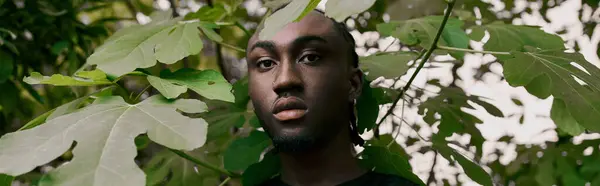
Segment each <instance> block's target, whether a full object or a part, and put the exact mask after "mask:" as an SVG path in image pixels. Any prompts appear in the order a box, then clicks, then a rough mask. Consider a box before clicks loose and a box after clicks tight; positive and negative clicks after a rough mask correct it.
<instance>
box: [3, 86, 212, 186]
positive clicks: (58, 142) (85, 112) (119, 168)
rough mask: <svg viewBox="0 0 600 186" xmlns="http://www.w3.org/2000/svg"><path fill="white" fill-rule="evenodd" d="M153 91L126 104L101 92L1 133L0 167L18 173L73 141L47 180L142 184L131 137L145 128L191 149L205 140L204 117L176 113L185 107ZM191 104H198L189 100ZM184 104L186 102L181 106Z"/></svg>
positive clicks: (158, 138)
mask: <svg viewBox="0 0 600 186" xmlns="http://www.w3.org/2000/svg"><path fill="white" fill-rule="evenodd" d="M162 100H163V99H162V98H161V97H160V96H153V97H150V98H148V99H146V100H144V101H143V102H141V103H138V104H135V105H130V104H127V103H125V102H124V101H123V99H122V98H121V97H101V98H99V99H97V100H96V102H95V103H94V104H92V105H90V106H87V107H85V108H83V109H81V110H80V111H78V112H75V113H71V114H67V115H64V116H61V117H57V118H55V119H53V120H49V121H46V123H45V124H43V125H40V126H38V127H35V128H32V129H29V130H24V131H19V132H14V133H9V134H7V135H4V136H2V138H0V148H1V149H3V150H2V151H0V162H3V163H2V164H1V165H0V172H2V173H6V174H9V175H15V176H16V175H20V174H23V173H26V172H28V171H31V170H32V169H33V168H35V167H36V166H39V165H43V164H45V163H47V162H49V161H51V160H53V159H54V158H56V157H58V156H60V155H61V154H62V153H63V152H65V151H66V150H67V149H69V148H70V147H71V145H72V143H73V141H77V146H75V148H74V150H73V154H74V158H73V160H72V161H71V162H69V163H68V164H65V165H62V166H60V167H58V168H57V169H55V170H53V171H51V172H50V173H49V174H48V177H47V180H48V182H47V183H48V184H50V185H64V184H72V185H144V183H145V178H144V173H143V172H142V171H141V170H140V169H139V168H138V167H137V165H136V164H135V162H134V161H133V158H134V157H135V155H136V147H135V145H134V142H133V139H134V137H136V136H137V135H139V134H142V133H147V134H148V137H150V139H152V140H153V141H155V142H157V143H159V144H162V145H164V146H167V147H169V148H173V149H185V150H191V149H195V148H198V147H200V146H202V145H203V144H204V142H205V140H206V125H207V124H206V122H205V121H204V120H203V119H191V118H188V117H185V116H183V115H181V114H180V113H178V112H176V111H175V109H176V108H181V107H184V106H183V105H180V104H178V103H177V102H172V103H165V102H163V101H162ZM193 102H195V103H198V104H199V103H201V102H200V101H197V100H194V101H193ZM185 107H188V106H185Z"/></svg>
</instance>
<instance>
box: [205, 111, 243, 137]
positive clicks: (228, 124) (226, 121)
mask: <svg viewBox="0 0 600 186" xmlns="http://www.w3.org/2000/svg"><path fill="white" fill-rule="evenodd" d="M246 113H247V112H246V109H245V108H243V109H242V108H239V107H237V106H235V105H234V104H232V103H223V104H222V105H221V106H220V107H218V108H215V109H211V110H210V111H208V112H207V113H205V114H203V115H202V116H201V117H202V118H204V119H206V121H207V122H208V123H209V125H208V139H209V140H210V139H213V138H216V137H219V136H221V135H223V134H226V133H228V132H229V131H230V130H231V128H232V127H234V126H238V127H241V126H243V125H244V123H245V122H246V119H245V115H246Z"/></svg>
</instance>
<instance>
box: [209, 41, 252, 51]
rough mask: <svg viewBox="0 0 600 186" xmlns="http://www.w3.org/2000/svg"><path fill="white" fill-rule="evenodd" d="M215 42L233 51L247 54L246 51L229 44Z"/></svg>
mask: <svg viewBox="0 0 600 186" xmlns="http://www.w3.org/2000/svg"><path fill="white" fill-rule="evenodd" d="M215 42H217V43H219V44H220V45H221V46H224V47H227V48H230V49H233V50H235V51H238V52H244V53H246V50H244V49H243V48H240V47H236V46H233V45H230V44H227V43H223V42H218V41H215Z"/></svg>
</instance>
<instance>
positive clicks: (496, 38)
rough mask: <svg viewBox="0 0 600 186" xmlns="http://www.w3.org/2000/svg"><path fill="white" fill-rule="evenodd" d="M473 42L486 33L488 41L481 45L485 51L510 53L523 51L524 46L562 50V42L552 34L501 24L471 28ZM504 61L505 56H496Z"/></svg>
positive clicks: (535, 28)
mask: <svg viewBox="0 0 600 186" xmlns="http://www.w3.org/2000/svg"><path fill="white" fill-rule="evenodd" d="M472 29H473V33H472V35H475V36H476V37H475V38H474V39H475V40H481V38H483V35H484V31H488V33H489V34H490V39H489V40H488V41H487V42H486V43H485V44H484V45H483V48H484V49H485V50H487V51H497V52H510V51H515V50H516V51H524V47H525V46H533V47H536V48H540V49H556V50H560V49H564V48H565V47H564V42H563V40H562V39H561V38H560V37H559V36H557V35H554V34H548V33H546V32H544V31H543V30H541V29H540V28H538V27H532V26H519V25H509V24H504V23H501V22H494V23H492V24H487V25H482V26H475V27H473V28H472ZM496 57H498V58H500V59H506V58H507V57H505V56H496Z"/></svg>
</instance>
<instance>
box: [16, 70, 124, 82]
mask: <svg viewBox="0 0 600 186" xmlns="http://www.w3.org/2000/svg"><path fill="white" fill-rule="evenodd" d="M23 81H24V82H25V83H28V84H32V85H34V84H49V85H55V86H94V85H108V84H112V82H111V81H109V80H108V79H106V74H104V72H102V71H100V70H98V69H96V70H93V71H80V72H77V73H75V75H74V76H73V77H70V76H63V75H60V74H54V75H52V76H50V77H48V76H43V75H42V74H40V73H38V72H33V73H31V76H29V77H25V78H23Z"/></svg>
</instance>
